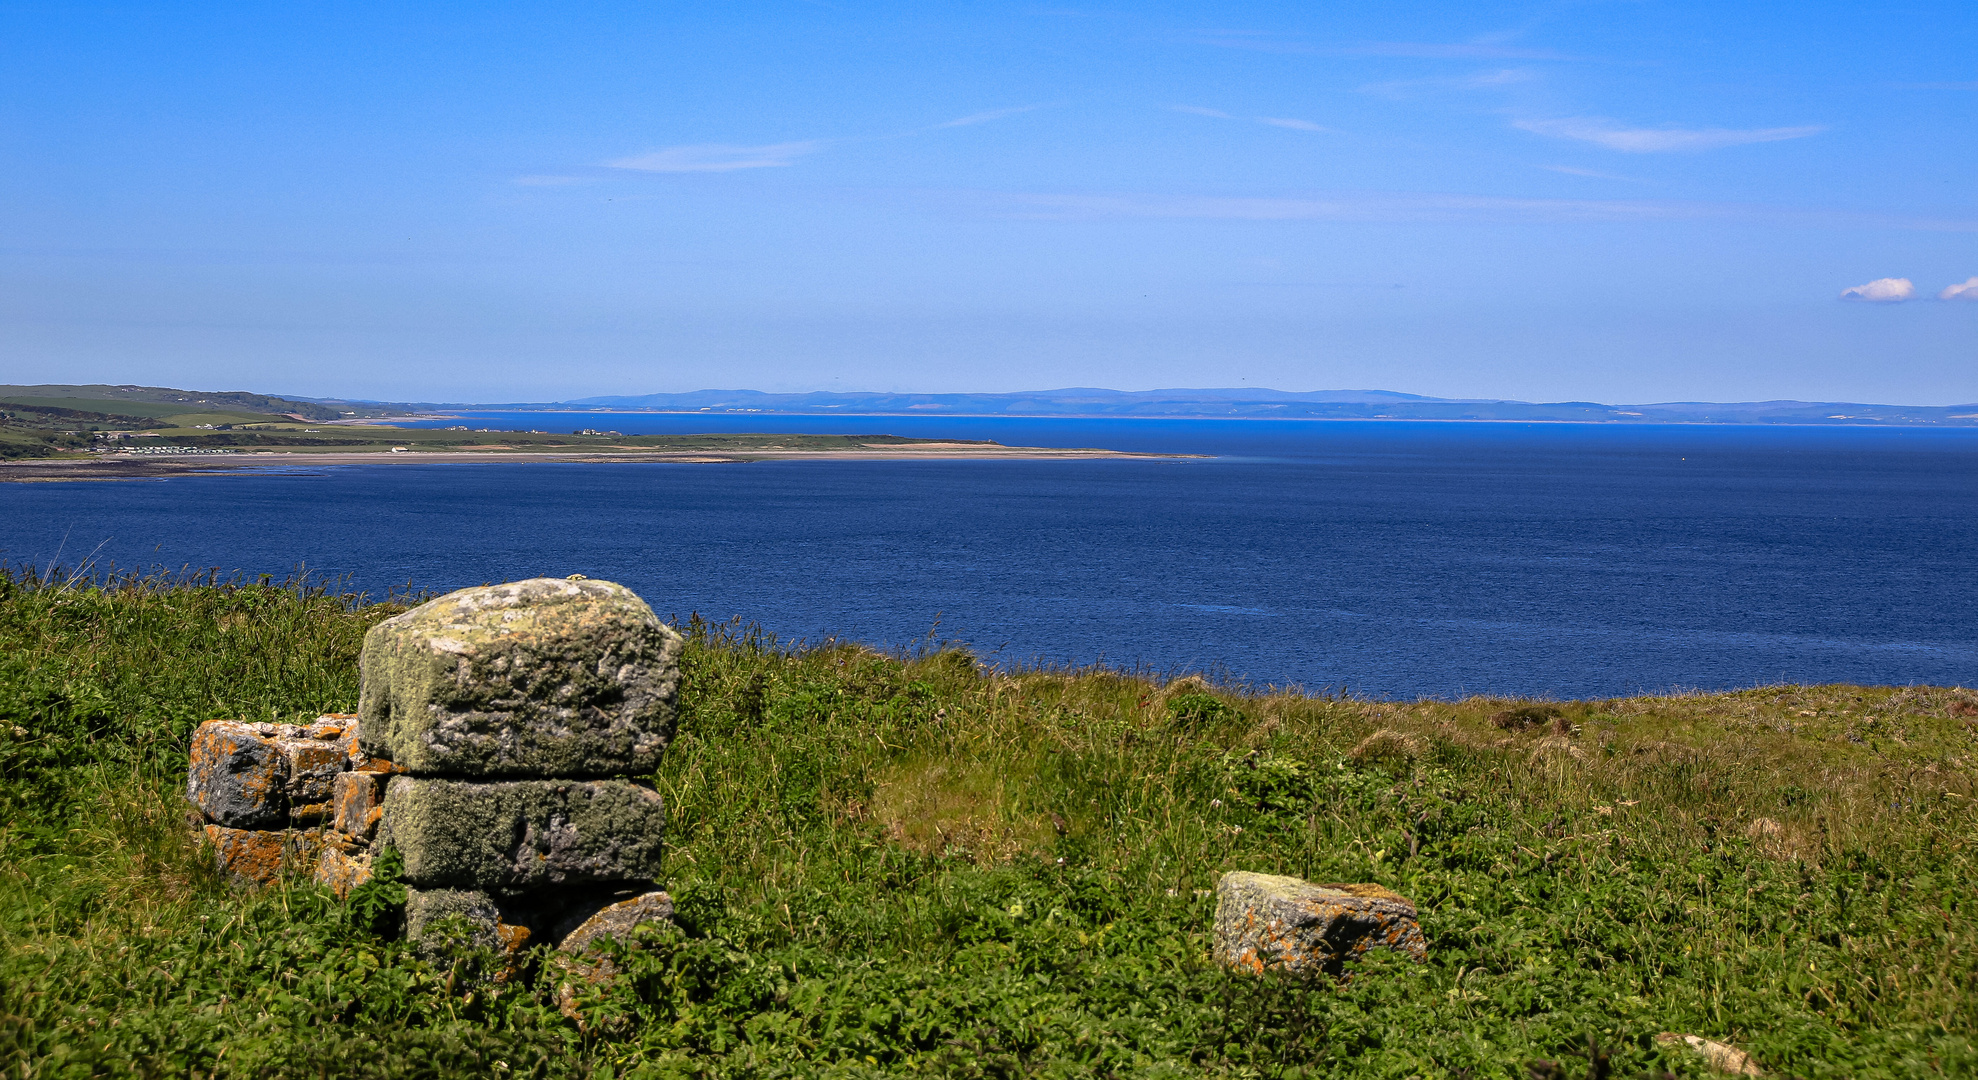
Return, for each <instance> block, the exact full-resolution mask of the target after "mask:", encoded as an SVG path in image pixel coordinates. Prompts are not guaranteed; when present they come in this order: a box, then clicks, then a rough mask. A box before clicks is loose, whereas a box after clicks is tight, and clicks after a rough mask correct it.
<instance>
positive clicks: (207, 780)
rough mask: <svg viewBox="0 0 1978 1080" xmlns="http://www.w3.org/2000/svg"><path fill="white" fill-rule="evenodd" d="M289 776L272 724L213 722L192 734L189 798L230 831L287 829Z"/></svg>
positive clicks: (207, 818) (187, 789) (230, 721)
mask: <svg viewBox="0 0 1978 1080" xmlns="http://www.w3.org/2000/svg"><path fill="white" fill-rule="evenodd" d="M260 728H268V729H269V730H268V733H267V734H263V733H262V732H261V730H259V729H260ZM287 778H288V757H287V755H285V754H283V753H282V748H281V747H280V746H279V745H277V744H276V742H275V739H274V732H273V725H268V724H262V725H256V724H243V723H240V722H238V721H234V720H209V721H207V722H206V723H204V724H201V725H199V728H198V730H196V731H194V732H193V733H192V768H191V770H190V774H189V776H188V778H187V781H186V797H187V798H188V799H191V800H192V802H193V804H194V805H195V806H197V807H199V810H200V812H201V813H203V814H204V815H205V816H206V820H207V821H210V822H213V823H215V824H217V825H220V826H223V827H225V828H228V829H275V828H280V827H282V826H284V825H287V824H288V790H287V787H286V781H287ZM209 832H210V830H209Z"/></svg>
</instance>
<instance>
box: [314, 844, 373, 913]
mask: <svg viewBox="0 0 1978 1080" xmlns="http://www.w3.org/2000/svg"><path fill="white" fill-rule="evenodd" d="M369 880H371V856H370V854H369V853H368V852H365V851H363V850H362V849H360V848H358V847H357V845H356V844H355V843H354V842H353V841H351V839H350V838H349V837H345V836H340V835H335V834H333V838H332V839H331V840H330V841H329V842H326V843H325V844H324V845H323V851H322V854H320V855H319V856H317V859H316V883H317V884H318V885H327V886H329V888H330V891H331V892H334V893H336V894H337V897H338V899H342V898H344V897H348V896H349V895H350V890H352V889H354V888H356V887H358V886H359V885H362V884H364V883H365V882H367V881H369Z"/></svg>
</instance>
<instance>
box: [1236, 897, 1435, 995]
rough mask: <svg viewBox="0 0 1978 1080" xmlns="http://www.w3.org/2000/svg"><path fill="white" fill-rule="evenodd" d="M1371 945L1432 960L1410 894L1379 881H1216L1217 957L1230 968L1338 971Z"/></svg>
mask: <svg viewBox="0 0 1978 1080" xmlns="http://www.w3.org/2000/svg"><path fill="white" fill-rule="evenodd" d="M1369 949H1392V950H1395V951H1396V952H1401V953H1406V954H1407V955H1409V956H1412V957H1414V958H1415V959H1417V960H1424V959H1427V957H1428V944H1427V942H1426V941H1424V940H1423V938H1422V929H1421V925H1420V923H1418V922H1417V920H1416V913H1415V905H1414V904H1413V903H1412V902H1410V901H1409V900H1408V899H1407V898H1406V897H1404V896H1401V895H1399V894H1397V893H1393V892H1390V891H1388V890H1387V889H1384V888H1382V887H1381V886H1379V885H1314V884H1312V883H1310V882H1307V881H1301V880H1299V879H1298V878H1293V877H1278V876H1276V875H1273V874H1250V873H1242V872H1236V873H1228V874H1224V875H1223V876H1222V880H1221V881H1220V882H1218V883H1217V884H1216V940H1215V958H1216V960H1217V962H1218V963H1221V964H1222V965H1224V966H1225V967H1229V968H1233V969H1236V970H1239V971H1249V972H1254V973H1258V974H1262V973H1264V972H1266V971H1283V972H1288V973H1293V974H1316V973H1319V972H1327V973H1336V972H1338V971H1339V969H1340V967H1341V966H1342V965H1343V964H1345V963H1346V962H1347V961H1349V960H1353V959H1357V958H1358V957H1359V956H1361V955H1362V954H1363V953H1365V952H1367V951H1368V950H1369Z"/></svg>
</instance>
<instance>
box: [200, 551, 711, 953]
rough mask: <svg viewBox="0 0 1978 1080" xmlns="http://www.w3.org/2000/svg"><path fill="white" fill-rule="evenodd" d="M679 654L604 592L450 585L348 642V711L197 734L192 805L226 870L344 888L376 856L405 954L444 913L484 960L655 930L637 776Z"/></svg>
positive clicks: (652, 830) (651, 810)
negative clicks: (393, 891)
mask: <svg viewBox="0 0 1978 1080" xmlns="http://www.w3.org/2000/svg"><path fill="white" fill-rule="evenodd" d="M681 644H682V643H681V639H680V635H679V634H678V633H676V632H675V631H673V630H672V629H671V628H670V627H668V626H666V625H665V624H664V623H661V622H660V621H659V619H658V618H657V617H656V616H654V614H653V612H652V609H651V608H649V607H647V606H646V604H645V602H644V601H642V600H640V599H639V598H638V597H637V596H635V595H634V594H633V593H632V592H631V591H630V590H628V589H626V588H624V587H623V586H620V585H614V584H612V583H610V582H604V581H590V580H586V579H583V578H568V579H561V578H535V579H531V580H528V581H521V582H515V583H512V584H507V585H494V586H484V587H482V588H476V589H462V590H460V591H459V592H454V593H449V594H448V595H446V596H443V597H440V598H439V599H437V600H434V601H431V602H430V603H427V604H423V605H421V606H419V607H417V608H414V609H412V610H411V611H408V612H405V613H404V614H402V615H399V616H397V617H395V618H391V619H387V620H385V621H384V622H382V623H379V624H378V625H377V626H375V627H373V628H372V629H371V631H370V633H368V634H367V635H366V636H365V639H364V650H363V653H362V657H361V659H360V661H359V667H360V675H361V688H360V691H359V701H358V712H357V714H356V715H354V716H341V715H338V716H325V717H323V718H321V719H320V720H318V721H317V722H315V723H314V724H309V725H285V724H244V723H237V722H233V721H213V722H210V723H207V724H204V725H202V726H201V727H200V729H199V731H198V732H197V733H196V734H195V735H194V738H193V751H192V769H191V776H190V778H189V781H188V794H189V796H190V797H191V799H192V801H193V803H194V804H195V805H196V806H198V807H199V810H200V813H201V816H202V824H203V825H204V827H205V828H206V831H207V833H208V835H209V836H210V837H211V838H212V842H213V845H214V848H215V851H216V853H217V855H218V857H219V859H220V862H221V865H222V867H223V868H224V869H225V870H227V871H228V872H229V873H230V874H233V875H235V876H237V877H241V878H244V879H247V880H249V881H253V882H259V883H266V882H269V881H272V880H274V879H275V878H276V877H278V876H279V874H280V872H281V870H282V868H283V867H284V866H285V865H290V864H293V863H295V862H297V861H299V860H313V861H314V865H315V871H316V877H317V879H318V880H319V881H322V882H324V883H326V884H328V885H330V886H331V887H332V888H334V889H336V891H337V892H338V893H339V894H340V895H341V894H347V893H348V891H349V890H350V889H351V888H353V887H355V886H356V885H358V884H360V883H362V882H363V881H365V880H366V879H367V878H368V877H369V876H370V869H371V865H372V860H373V859H374V857H375V856H376V854H377V853H378V852H380V851H383V850H385V849H386V848H390V849H394V850H396V851H397V852H398V853H399V855H400V856H401V857H402V859H403V866H404V869H403V871H402V878H403V880H404V882H405V884H406V887H407V896H408V898H407V903H406V930H407V933H408V934H409V935H410V936H411V937H413V938H414V939H415V940H420V941H422V942H428V943H430V942H431V941H432V940H433V939H434V936H435V935H436V934H437V933H438V932H439V930H440V928H441V927H442V926H443V925H445V924H444V923H443V922H442V920H445V919H446V918H447V917H448V916H458V917H459V919H458V920H456V921H454V922H453V924H452V925H454V926H456V927H464V928H465V930H466V931H467V933H468V935H469V937H470V938H471V939H473V940H477V941H480V942H482V943H484V944H487V945H491V946H497V947H501V948H506V949H510V950H513V949H516V948H519V947H521V946H523V945H526V944H532V943H542V942H549V943H557V942H563V941H566V940H568V941H573V942H576V943H577V945H576V946H575V947H577V948H581V947H584V946H587V945H588V944H589V943H590V942H592V941H593V940H595V939H596V938H597V937H598V936H599V935H601V934H606V933H613V934H622V933H624V932H625V931H627V930H629V929H630V928H631V927H632V926H633V925H636V924H637V923H638V922H641V921H645V920H648V919H652V918H667V917H670V916H671V912H672V903H671V900H670V899H669V898H668V897H667V896H666V894H665V893H663V892H659V891H657V890H656V886H655V882H656V880H657V879H658V877H659V873H660V859H661V855H662V853H663V844H662V840H663V834H664V827H665V820H666V818H665V807H664V806H663V805H662V803H661V800H660V796H659V793H658V792H657V791H655V790H653V788H652V787H651V785H650V784H649V783H647V782H646V781H645V780H643V779H640V778H641V777H643V776H648V775H650V774H651V773H652V772H653V771H654V770H656V769H657V768H658V766H659V761H660V755H661V754H662V753H663V752H664V751H665V749H666V745H667V743H668V742H669V741H670V740H671V739H672V737H673V730H674V723H675V715H674V709H675V697H676V695H677V692H678V686H679V655H680V648H681Z"/></svg>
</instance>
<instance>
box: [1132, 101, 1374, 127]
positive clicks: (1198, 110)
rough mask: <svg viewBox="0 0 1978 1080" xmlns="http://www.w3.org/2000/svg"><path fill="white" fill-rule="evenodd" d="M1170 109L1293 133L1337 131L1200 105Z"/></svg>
mask: <svg viewBox="0 0 1978 1080" xmlns="http://www.w3.org/2000/svg"><path fill="white" fill-rule="evenodd" d="M1168 108H1170V109H1173V110H1174V111H1175V112H1179V113H1187V114H1189V115H1190V116H1210V117H1214V118H1215V119H1217V120H1248V121H1250V122H1252V123H1257V124H1269V125H1270V126H1271V127H1281V128H1290V129H1291V130H1292V131H1334V130H1336V129H1334V128H1329V127H1327V126H1325V125H1324V124H1315V123H1313V122H1312V121H1310V120H1299V119H1295V118H1293V117H1289V116H1237V115H1235V114H1233V113H1226V112H1224V111H1222V110H1221V109H1205V108H1203V107H1202V106H1200V105H1170V106H1168Z"/></svg>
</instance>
